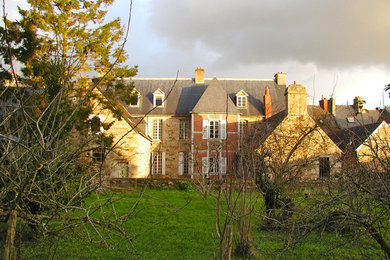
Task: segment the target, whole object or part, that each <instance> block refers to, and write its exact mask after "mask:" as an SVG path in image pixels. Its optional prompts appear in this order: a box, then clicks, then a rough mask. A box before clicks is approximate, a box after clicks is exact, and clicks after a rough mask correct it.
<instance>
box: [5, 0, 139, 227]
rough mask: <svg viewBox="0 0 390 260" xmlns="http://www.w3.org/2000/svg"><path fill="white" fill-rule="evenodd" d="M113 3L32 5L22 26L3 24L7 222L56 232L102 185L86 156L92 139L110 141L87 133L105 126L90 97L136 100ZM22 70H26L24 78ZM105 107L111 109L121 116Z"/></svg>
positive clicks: (34, 1)
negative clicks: (57, 222) (13, 218)
mask: <svg viewBox="0 0 390 260" xmlns="http://www.w3.org/2000/svg"><path fill="white" fill-rule="evenodd" d="M112 2H113V0H28V3H29V4H30V8H29V9H28V10H22V9H19V13H20V15H21V18H20V19H19V20H17V21H10V20H7V19H6V18H4V23H5V26H4V27H0V39H1V43H2V44H1V46H0V55H1V59H0V84H1V89H0V102H1V111H0V152H1V154H0V170H1V176H0V215H1V216H3V218H2V220H3V221H6V220H7V218H8V215H9V212H11V211H12V212H15V211H17V215H18V217H19V218H22V219H23V220H24V222H25V223H28V224H29V225H30V226H32V227H34V229H36V230H40V231H42V232H48V231H49V230H50V225H49V224H50V223H51V221H53V220H54V219H58V218H61V220H62V221H63V223H66V221H68V220H70V219H71V218H69V217H68V216H69V214H71V212H72V210H71V209H74V208H75V207H74V206H76V205H81V203H82V201H83V198H85V197H86V196H88V194H90V192H92V191H94V190H95V189H97V188H98V187H99V185H100V183H99V182H98V181H97V180H98V179H99V178H98V175H99V174H100V173H99V172H98V171H95V170H93V169H96V168H93V167H94V166H93V161H91V160H89V159H88V158H87V157H86V155H87V153H86V151H87V150H88V149H91V141H93V142H94V143H95V144H96V143H98V142H103V143H105V145H107V143H109V138H106V137H104V136H103V135H101V134H100V135H96V134H95V133H94V132H93V131H91V130H89V131H88V130H87V129H91V128H92V130H93V129H95V130H96V129H99V127H97V126H96V124H100V121H99V122H97V121H98V120H96V119H97V117H96V116H95V117H93V116H90V114H91V113H92V102H91V98H94V96H93V95H92V94H93V93H92V90H93V89H94V88H95V87H96V86H97V85H98V84H100V85H101V86H104V88H103V89H104V90H105V95H106V96H107V97H109V99H110V98H118V97H119V98H121V99H122V100H124V101H125V102H127V103H130V102H131V101H132V100H133V99H134V94H133V85H131V84H129V85H125V84H124V83H123V81H121V80H120V78H124V77H132V76H134V75H135V74H136V72H137V68H136V67H132V68H131V67H128V66H124V65H123V64H124V62H125V61H126V56H125V53H124V51H123V48H122V42H123V34H124V33H123V32H124V28H123V27H122V26H121V23H120V20H119V19H116V20H113V21H109V22H106V21H105V16H106V14H107V10H106V9H105V8H106V7H107V6H108V5H110V4H112ZM16 65H17V66H19V67H21V70H20V71H18V72H15V67H16ZM18 74H20V75H18ZM93 78H94V80H92V79H93ZM109 99H108V100H109ZM105 100H107V99H105ZM100 101H102V100H100ZM105 102H106V104H103V105H104V106H105V107H107V108H111V109H113V110H115V109H114V106H112V105H111V104H109V103H108V102H107V101H105ZM113 112H115V114H116V115H118V116H120V114H118V111H113ZM91 126H92V127H91ZM76 130H78V131H76ZM80 219H81V218H80ZM73 220H74V219H73Z"/></svg>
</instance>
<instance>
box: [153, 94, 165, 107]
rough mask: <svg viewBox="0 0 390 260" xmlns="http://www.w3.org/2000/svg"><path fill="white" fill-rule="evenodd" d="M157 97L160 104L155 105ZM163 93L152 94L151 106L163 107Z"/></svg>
mask: <svg viewBox="0 0 390 260" xmlns="http://www.w3.org/2000/svg"><path fill="white" fill-rule="evenodd" d="M157 98H161V104H160V105H157ZM164 99H165V95H164V94H153V106H155V107H163V106H164V103H165V100H164Z"/></svg>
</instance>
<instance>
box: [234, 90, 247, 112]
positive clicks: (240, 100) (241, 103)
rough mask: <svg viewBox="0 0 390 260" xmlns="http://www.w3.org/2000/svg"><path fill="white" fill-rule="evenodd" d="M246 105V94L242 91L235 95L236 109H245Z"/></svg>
mask: <svg viewBox="0 0 390 260" xmlns="http://www.w3.org/2000/svg"><path fill="white" fill-rule="evenodd" d="M247 104H248V94H247V93H246V92H245V91H244V90H240V91H239V92H238V93H237V94H236V106H237V107H238V108H246V107H247Z"/></svg>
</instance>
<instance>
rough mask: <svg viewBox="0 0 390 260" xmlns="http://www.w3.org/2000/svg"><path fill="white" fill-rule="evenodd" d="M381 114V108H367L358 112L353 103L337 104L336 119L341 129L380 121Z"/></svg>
mask: <svg viewBox="0 0 390 260" xmlns="http://www.w3.org/2000/svg"><path fill="white" fill-rule="evenodd" d="M379 116H380V111H379V110H365V111H364V112H363V113H359V114H356V110H355V109H354V107H353V106H351V105H336V115H335V120H336V122H337V125H338V127H339V128H340V129H345V128H350V127H355V126H362V125H368V124H373V123H376V122H377V121H378V119H379ZM348 118H351V119H352V120H348Z"/></svg>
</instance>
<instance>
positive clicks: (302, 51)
mask: <svg viewBox="0 0 390 260" xmlns="http://www.w3.org/2000/svg"><path fill="white" fill-rule="evenodd" d="M6 2H8V3H7V4H8V10H9V11H8V13H9V14H12V12H14V11H13V10H15V8H14V6H15V5H16V4H18V5H22V6H23V1H22V0H16V3H15V1H6ZM128 5H129V0H116V1H115V3H114V5H113V6H112V7H111V8H110V13H109V15H110V17H117V16H120V17H121V18H122V20H123V21H126V20H127V16H128ZM132 15H133V16H132V24H131V32H130V37H129V39H128V40H129V41H128V44H127V47H126V49H127V52H128V54H129V61H128V63H129V64H130V65H135V64H137V65H139V75H138V76H139V77H175V76H176V73H177V71H179V77H193V74H194V69H195V68H196V67H197V66H201V67H203V68H204V69H205V74H206V77H213V76H217V77H219V78H272V77H273V75H274V74H275V73H276V72H278V71H282V72H285V73H287V81H288V84H289V83H292V82H293V81H297V83H301V84H303V85H304V86H306V88H307V90H308V94H309V103H310V104H311V103H312V102H313V100H314V102H315V104H318V99H319V98H321V95H324V97H330V96H331V95H333V96H334V97H335V98H336V101H337V103H338V104H347V103H349V104H351V103H352V100H353V98H354V97H355V96H362V97H364V98H365V100H366V102H367V105H368V107H369V108H374V107H377V106H382V105H383V99H384V101H385V104H386V105H389V104H390V99H389V97H388V94H385V95H383V88H384V86H385V85H387V84H389V83H390V1H388V0H371V1H367V0H327V1H323V0H294V1H293V0H272V1H269V0H267V1H265V0H258V1H255V0H240V1H231V0H196V1H194V0H133V13H132ZM383 96H384V98H383Z"/></svg>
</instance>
